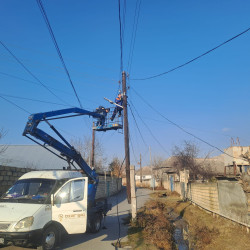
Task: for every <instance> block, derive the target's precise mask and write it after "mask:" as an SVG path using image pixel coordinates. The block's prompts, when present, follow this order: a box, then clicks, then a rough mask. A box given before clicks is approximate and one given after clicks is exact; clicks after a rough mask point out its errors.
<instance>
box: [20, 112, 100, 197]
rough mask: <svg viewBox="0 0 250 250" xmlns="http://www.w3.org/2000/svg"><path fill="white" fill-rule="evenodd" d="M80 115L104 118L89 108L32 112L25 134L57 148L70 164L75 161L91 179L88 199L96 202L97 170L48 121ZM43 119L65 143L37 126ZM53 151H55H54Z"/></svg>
mask: <svg viewBox="0 0 250 250" xmlns="http://www.w3.org/2000/svg"><path fill="white" fill-rule="evenodd" d="M66 114H68V116H62V115H66ZM69 114H71V115H69ZM78 115H89V116H92V117H94V118H97V119H99V120H101V119H103V118H104V117H103V115H101V114H99V113H97V112H91V111H87V110H84V109H80V108H69V109H61V110H55V111H51V112H44V113H37V114H32V115H31V116H29V118H28V122H27V124H26V127H25V129H24V132H23V135H24V136H26V137H28V138H29V139H31V140H33V141H35V142H36V143H38V144H40V143H39V142H37V141H36V140H34V139H32V138H30V137H29V136H28V135H31V136H33V137H35V138H36V139H38V140H40V141H42V142H43V143H44V144H45V145H49V146H51V147H52V148H54V149H56V150H57V151H59V152H60V154H61V156H59V155H57V154H56V155H57V156H59V157H60V158H62V159H64V160H65V158H63V157H66V160H67V161H68V163H69V164H70V163H73V162H75V163H76V164H77V165H78V166H79V167H80V168H81V169H82V170H83V171H84V173H85V174H86V175H87V176H88V177H89V179H90V182H89V188H88V189H89V190H88V193H89V194H88V199H89V202H94V200H95V194H96V189H97V185H98V175H97V174H96V172H95V170H93V169H91V168H90V167H89V165H88V164H87V163H86V162H85V161H84V159H83V158H82V156H81V154H80V153H79V152H77V151H76V149H75V148H74V147H73V146H71V145H70V144H69V143H68V142H67V140H66V139H65V138H64V137H63V136H62V135H61V134H60V133H59V132H58V131H57V130H56V129H55V128H54V126H52V125H51V124H50V123H49V122H48V121H49V120H53V119H62V118H68V117H73V116H78ZM42 121H45V122H46V123H47V124H48V125H49V126H50V128H51V129H52V130H53V131H54V132H55V133H56V134H57V135H58V136H59V137H60V139H61V140H62V141H63V142H64V143H62V142H60V141H58V140H56V139H55V138H53V137H52V136H50V135H49V134H47V133H46V132H44V131H42V130H41V129H39V128H37V127H38V125H39V123H40V122H42ZM40 145H41V144H40ZM42 146H43V145H42ZM45 148H46V147H45ZM51 152H52V153H54V152H53V151H51Z"/></svg>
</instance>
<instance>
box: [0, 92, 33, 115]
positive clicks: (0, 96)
mask: <svg viewBox="0 0 250 250" xmlns="http://www.w3.org/2000/svg"><path fill="white" fill-rule="evenodd" d="M0 98H2V99H3V100H5V101H6V102H8V103H11V104H12V105H14V106H16V107H17V108H19V109H21V110H22V111H24V112H26V113H28V114H31V113H30V112H29V111H27V110H26V109H24V108H22V107H20V106H19V105H17V104H16V103H14V102H12V101H10V100H8V99H6V98H5V97H3V96H2V95H0Z"/></svg>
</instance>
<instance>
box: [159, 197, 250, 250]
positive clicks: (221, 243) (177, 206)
mask: <svg viewBox="0 0 250 250" xmlns="http://www.w3.org/2000/svg"><path fill="white" fill-rule="evenodd" d="M156 196H157V195H156ZM161 201H162V202H164V203H165V204H166V206H167V207H169V208H173V209H174V211H175V212H176V213H178V214H180V215H181V216H182V217H183V218H184V219H185V220H186V221H187V222H188V224H189V234H190V243H191V246H192V248H194V249H205V250H210V249H215V250H216V249H218V250H220V249H226V250H228V249H232V250H238V249H250V234H249V233H247V232H246V228H244V227H242V226H240V225H238V224H235V223H233V222H231V221H229V220H227V219H224V218H222V217H219V216H216V217H213V215H212V214H211V213H208V212H206V211H205V210H203V209H201V208H199V207H197V206H193V205H191V203H190V202H182V201H181V200H180V198H178V197H177V196H172V195H168V196H167V197H166V198H161Z"/></svg>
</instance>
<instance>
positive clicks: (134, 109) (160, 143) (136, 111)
mask: <svg viewBox="0 0 250 250" xmlns="http://www.w3.org/2000/svg"><path fill="white" fill-rule="evenodd" d="M130 104H131V105H132V106H133V108H134V110H135V112H136V113H137V115H138V117H139V118H140V120H141V121H142V123H143V124H144V126H145V127H146V128H147V130H148V131H149V133H150V134H151V136H152V137H153V138H154V140H155V141H156V142H157V143H158V144H159V146H160V147H161V148H162V150H163V151H164V152H165V153H166V154H168V155H169V153H168V152H167V150H166V149H165V148H164V147H163V145H162V144H161V143H160V142H159V140H158V139H157V138H156V137H155V136H154V134H153V132H152V131H151V129H150V128H149V126H148V125H147V124H146V123H145V122H144V121H143V119H142V118H141V116H140V114H139V113H138V111H137V110H136V108H135V106H134V105H133V103H132V102H131V101H130Z"/></svg>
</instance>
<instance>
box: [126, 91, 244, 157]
mask: <svg viewBox="0 0 250 250" xmlns="http://www.w3.org/2000/svg"><path fill="white" fill-rule="evenodd" d="M131 88H132V87H131ZM132 89H133V91H134V92H135V93H136V95H137V96H138V97H140V98H141V100H142V101H143V102H144V103H146V104H147V105H148V106H149V107H150V108H151V109H152V110H154V111H155V112H156V113H157V114H158V115H160V116H161V117H162V118H164V119H165V120H167V121H168V122H169V123H171V124H172V125H174V126H175V127H177V128H179V129H180V130H182V131H183V132H184V133H186V134H188V135H191V136H192V137H194V138H195V139H197V140H199V141H201V142H203V143H205V144H207V145H208V146H210V147H212V148H215V149H217V150H218V151H220V152H221V153H223V154H226V155H228V156H230V157H232V158H236V157H233V156H232V155H230V154H228V153H226V152H224V151H223V150H221V149H220V148H218V147H216V146H214V145H212V144H211V143H209V142H207V141H205V140H203V139H201V138H200V137H198V136H196V135H194V134H192V133H190V132H188V131H187V130H186V129H184V128H182V127H181V126H180V125H178V124H177V123H175V122H173V121H171V120H170V119H168V118H167V117H166V116H164V115H163V114H161V113H160V112H159V111H158V110H157V109H155V108H154V107H153V106H152V105H151V104H150V103H148V102H147V101H146V100H145V99H144V98H143V97H142V96H141V95H139V93H138V92H137V91H136V90H135V89H134V88H132ZM132 105H133V104H132ZM239 159H241V158H239Z"/></svg>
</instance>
